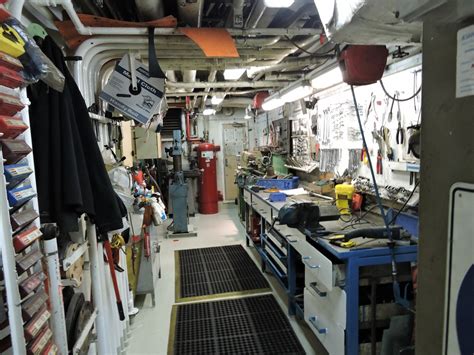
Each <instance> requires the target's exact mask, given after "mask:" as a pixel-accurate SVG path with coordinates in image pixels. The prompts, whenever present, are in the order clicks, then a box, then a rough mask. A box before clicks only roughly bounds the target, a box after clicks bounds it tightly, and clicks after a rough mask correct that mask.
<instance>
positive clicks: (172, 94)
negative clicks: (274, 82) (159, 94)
mask: <svg viewBox="0 0 474 355" xmlns="http://www.w3.org/2000/svg"><path fill="white" fill-rule="evenodd" d="M259 91H262V90H261V89H252V90H242V91H232V92H231V93H230V94H231V95H232V96H238V95H249V94H254V93H256V92H259ZM213 94H215V95H222V96H224V95H229V92H227V91H213ZM165 95H166V97H186V96H189V97H199V96H206V95H208V93H207V92H204V91H199V92H192V93H189V94H188V93H182V92H178V91H169V90H167V91H166V93H165Z"/></svg>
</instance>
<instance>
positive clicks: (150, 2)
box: [135, 0, 165, 21]
mask: <svg viewBox="0 0 474 355" xmlns="http://www.w3.org/2000/svg"><path fill="white" fill-rule="evenodd" d="M135 5H136V6H137V9H138V16H139V18H140V20H141V21H151V20H156V19H159V18H162V17H164V16H165V13H164V11H163V1H162V0H135Z"/></svg>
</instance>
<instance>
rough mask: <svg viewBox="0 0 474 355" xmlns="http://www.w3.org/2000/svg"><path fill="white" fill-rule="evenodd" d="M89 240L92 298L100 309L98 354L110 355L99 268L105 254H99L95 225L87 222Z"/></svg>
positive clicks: (97, 324) (97, 321) (97, 323)
mask: <svg viewBox="0 0 474 355" xmlns="http://www.w3.org/2000/svg"><path fill="white" fill-rule="evenodd" d="M87 238H88V240H89V245H90V246H89V253H90V254H89V255H90V262H91V277H92V297H93V299H94V305H95V307H96V308H97V309H98V313H97V318H96V326H97V327H96V329H97V331H96V332H97V350H98V351H97V353H98V354H109V353H110V351H109V349H110V348H111V347H110V346H109V329H108V328H109V326H110V325H108V324H107V322H106V316H107V312H106V311H105V304H104V300H103V295H104V290H103V289H102V276H103V275H102V274H101V272H100V268H99V262H100V258H102V255H103V254H99V251H98V244H97V235H96V230H95V225H94V224H91V223H90V220H87Z"/></svg>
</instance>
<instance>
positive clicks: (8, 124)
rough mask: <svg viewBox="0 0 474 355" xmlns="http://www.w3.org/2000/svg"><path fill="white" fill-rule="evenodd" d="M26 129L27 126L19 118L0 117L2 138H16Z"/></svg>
mask: <svg viewBox="0 0 474 355" xmlns="http://www.w3.org/2000/svg"><path fill="white" fill-rule="evenodd" d="M27 129H28V126H27V125H26V124H25V123H24V122H23V120H22V119H21V118H19V117H10V116H0V132H1V133H3V136H2V138H16V137H18V136H19V135H20V134H22V133H23V132H24V131H26V130H27Z"/></svg>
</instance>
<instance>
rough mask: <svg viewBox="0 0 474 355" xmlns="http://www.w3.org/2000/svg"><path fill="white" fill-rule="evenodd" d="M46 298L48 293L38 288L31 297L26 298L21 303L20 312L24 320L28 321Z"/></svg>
mask: <svg viewBox="0 0 474 355" xmlns="http://www.w3.org/2000/svg"><path fill="white" fill-rule="evenodd" d="M47 300H48V295H47V294H46V291H45V290H44V289H39V290H38V291H37V292H36V293H35V294H34V295H33V296H32V297H30V298H28V299H27V300H26V301H25V302H24V303H23V304H22V305H21V313H22V315H23V320H24V321H26V322H27V321H29V320H30V319H31V318H33V317H34V316H35V314H36V313H38V311H39V310H40V309H41V308H42V307H43V306H44V304H45V303H46V301H47Z"/></svg>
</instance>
